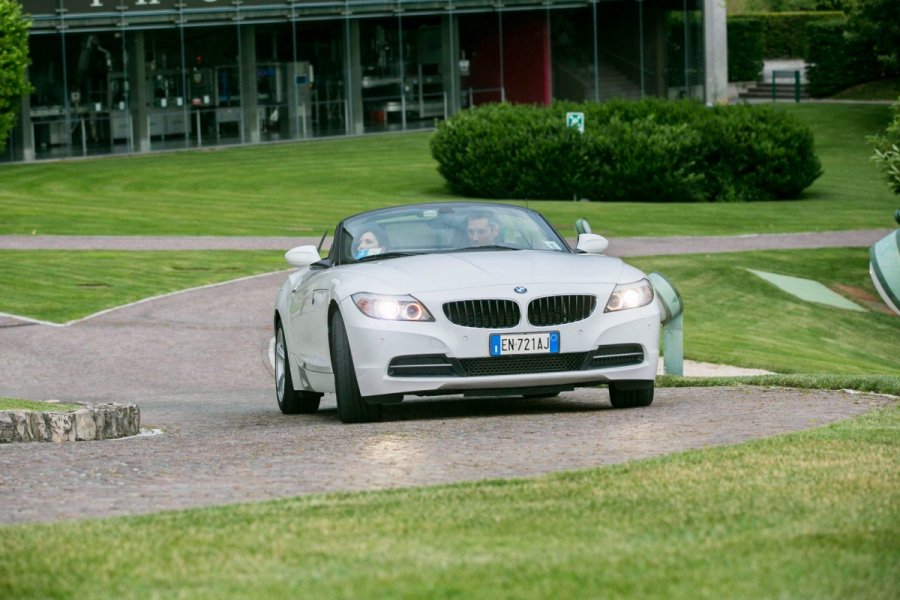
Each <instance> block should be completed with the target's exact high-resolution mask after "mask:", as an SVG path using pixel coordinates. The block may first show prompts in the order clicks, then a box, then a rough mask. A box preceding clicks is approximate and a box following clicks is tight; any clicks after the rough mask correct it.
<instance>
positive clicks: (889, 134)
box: [869, 99, 900, 194]
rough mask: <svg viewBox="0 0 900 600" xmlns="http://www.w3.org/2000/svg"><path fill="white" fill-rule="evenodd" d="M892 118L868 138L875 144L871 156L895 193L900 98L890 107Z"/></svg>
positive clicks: (899, 174) (899, 190)
mask: <svg viewBox="0 0 900 600" xmlns="http://www.w3.org/2000/svg"><path fill="white" fill-rule="evenodd" d="M891 110H892V111H893V113H894V117H893V119H891V122H890V124H888V126H887V129H885V130H884V131H883V132H882V133H881V134H880V135H876V136H873V137H872V138H870V140H869V141H870V142H872V144H873V145H874V146H875V155H874V156H873V157H872V158H873V159H875V161H876V162H877V163H878V164H879V165H881V167H882V169H883V170H884V174H885V177H886V178H887V182H888V185H889V186H890V187H891V189H892V190H894V193H895V194H900V99H898V100H897V102H895V103H894V105H893V106H892V107H891Z"/></svg>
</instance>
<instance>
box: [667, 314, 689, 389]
mask: <svg viewBox="0 0 900 600" xmlns="http://www.w3.org/2000/svg"><path fill="white" fill-rule="evenodd" d="M683 316H684V313H680V314H679V315H678V316H677V317H675V318H674V319H671V320H669V321H666V322H665V323H663V336H662V337H663V343H662V346H663V366H664V368H665V373H666V375H684V332H683V331H682V317H683Z"/></svg>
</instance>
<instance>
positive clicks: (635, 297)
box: [603, 279, 653, 312]
mask: <svg viewBox="0 0 900 600" xmlns="http://www.w3.org/2000/svg"><path fill="white" fill-rule="evenodd" d="M651 302H653V286H651V285H650V282H649V281H647V280H646V279H641V280H640V281H635V282H634V283H620V284H619V285H617V286H616V288H615V289H614V290H613V293H612V295H610V297H609V302H607V303H606V309H605V310H604V311H603V312H615V311H617V310H628V309H629V308H638V307H639V306H647V305H648V304H650V303H651Z"/></svg>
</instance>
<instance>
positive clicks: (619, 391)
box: [609, 381, 653, 408]
mask: <svg viewBox="0 0 900 600" xmlns="http://www.w3.org/2000/svg"><path fill="white" fill-rule="evenodd" d="M609 401H610V403H611V404H612V405H613V408H637V407H639V406H650V404H651V403H652V402H653V382H652V381H649V382H643V381H641V382H632V381H621V382H618V383H616V382H610V383H609Z"/></svg>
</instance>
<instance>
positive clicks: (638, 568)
mask: <svg viewBox="0 0 900 600" xmlns="http://www.w3.org/2000/svg"><path fill="white" fill-rule="evenodd" d="M898 427H900V409H898V408H897V407H894V408H889V409H884V410H880V411H877V412H875V413H870V414H868V415H866V416H863V417H860V418H857V419H854V420H850V421H845V422H842V423H838V424H836V425H833V426H830V427H827V428H824V429H818V430H812V431H807V432H802V433H797V434H791V435H787V436H782V437H777V438H771V439H766V440H760V441H755V442H751V443H747V444H742V445H739V446H733V447H724V448H714V449H707V450H701V451H693V452H687V453H683V454H676V455H672V456H667V457H664V458H659V459H653V460H645V461H640V462H632V463H627V464H624V465H620V466H615V467H609V468H601V469H593V470H586V471H579V472H571V473H561V474H555V475H551V476H547V477H540V478H535V479H526V480H510V481H488V482H483V483H474V484H459V485H450V486H440V487H429V488H414V489H403V490H389V491H382V492H372V493H357V494H331V495H315V496H305V497H301V498H295V499H287V500H279V501H273V502H265V503H255V504H246V505H237V506H227V507H219V508H208V509H197V510H188V511H180V512H172V513H160V514H155V515H150V516H142V517H132V518H115V519H106V520H99V521H98V520H92V521H80V522H67V523H58V524H53V525H23V526H10V527H0V596H2V597H4V598H24V597H48V598H49V597H59V598H63V597H69V598H82V597H86V596H90V597H92V598H120V597H135V598H151V597H153V598H159V597H179V598H200V597H202V598H222V597H231V598H236V597H253V598H284V597H303V598H370V597H379V598H423V597H427V598H510V597H514V598H548V597H560V598H572V597H580V598H597V597H635V598H665V599H667V600H668V599H678V598H685V599H690V600H693V599H696V598H716V599H718V598H775V597H781V598H815V599H822V598H873V599H874V598H885V599H888V598H895V597H896V592H897V589H898V588H900V518H898V517H900V512H898V506H900V470H898V469H897V465H898V461H900V438H898V436H897V433H896V432H897V428H898Z"/></svg>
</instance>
